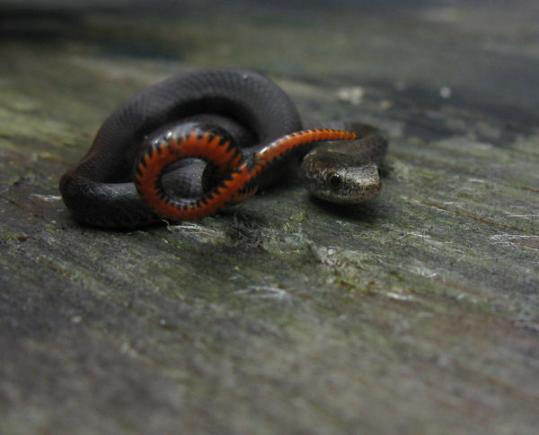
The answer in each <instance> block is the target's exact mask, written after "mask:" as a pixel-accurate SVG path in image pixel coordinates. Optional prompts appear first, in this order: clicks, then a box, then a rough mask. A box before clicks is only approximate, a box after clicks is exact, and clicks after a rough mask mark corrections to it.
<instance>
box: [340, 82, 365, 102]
mask: <svg viewBox="0 0 539 435" xmlns="http://www.w3.org/2000/svg"><path fill="white" fill-rule="evenodd" d="M364 96H365V90H364V89H363V88H362V87H361V86H353V87H349V88H341V89H339V90H338V91H337V98H338V99H339V100H340V101H345V102H347V103H350V104H352V105H354V106H357V105H358V104H360V103H361V101H362V100H363V97H364Z"/></svg>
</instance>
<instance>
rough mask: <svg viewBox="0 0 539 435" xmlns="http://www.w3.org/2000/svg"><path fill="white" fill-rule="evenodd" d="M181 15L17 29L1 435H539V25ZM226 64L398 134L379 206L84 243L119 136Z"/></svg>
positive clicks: (0, 218)
mask: <svg viewBox="0 0 539 435" xmlns="http://www.w3.org/2000/svg"><path fill="white" fill-rule="evenodd" d="M53 3H54V2H53ZM111 3H112V4H113V3H114V2H111ZM348 3H349V2H348ZM363 3H367V2H359V3H358V4H363ZM163 4H164V5H165V8H164V9H159V10H158V11H154V13H153V14H152V15H148V14H146V13H137V11H133V10H131V11H130V13H126V12H125V11H124V12H123V13H119V14H118V13H117V12H115V13H112V12H107V11H106V10H101V9H100V10H87V9H81V10H70V11H69V13H67V12H66V13H59V12H58V11H53V12H51V11H50V10H49V11H48V12H46V11H45V12H43V15H41V16H40V18H39V19H37V20H36V19H35V14H34V15H33V14H29V13H28V11H24V10H22V12H21V10H20V9H18V10H17V11H16V13H15V12H14V10H13V9H12V8H11V9H7V10H4V11H3V13H0V16H1V17H2V18H1V19H0V24H1V27H0V34H1V36H2V43H1V45H0V59H1V62H0V289H1V292H0V355H1V356H0V363H1V365H0V433H2V434H27V433H39V434H48V433H51V434H53V433H54V434H61V433H66V434H68V433H69V434H73V433H77V434H93V433H100V434H119V433H148V434H156V433H163V434H164V433H167V434H172V433H215V434H217V433H218V434H266V433H267V434H272V433H290V434H292V433H293V434H300V433H301V434H314V433H316V434H330V433H336V434H337V433H349V434H352V433H354V434H355V433H388V434H389V433H391V434H393V433H400V434H418V433H429V434H457V433H462V434H465V433H474V434H477V433H488V434H536V433H537V428H538V427H539V412H538V410H539V290H538V289H539V272H538V270H539V129H538V127H537V126H538V125H539V123H538V121H539V115H538V112H537V102H538V101H539V68H538V66H539V29H538V28H537V25H536V23H537V22H538V19H539V8H538V7H537V5H536V2H533V1H528V2H526V1H517V2H514V3H511V5H509V4H508V3H507V2H496V1H494V2H493V1H478V2H465V1H464V0H462V1H458V2H457V1H453V2H444V3H443V6H441V5H440V4H442V3H441V2H438V3H437V4H438V5H437V6H435V5H434V2H432V3H431V2H417V1H416V2H410V1H409V2H380V3H379V5H378V6H376V7H373V6H371V7H370V8H361V7H356V8H352V7H350V6H346V5H347V2H338V3H336V5H338V6H339V7H335V8H334V9H332V10H329V9H325V10H324V9H319V8H318V7H317V6H312V7H310V8H309V9H308V10H306V9H304V8H301V7H300V6H298V5H299V2H296V1H292V2H287V3H286V4H288V9H284V7H285V6H284V5H285V3H284V2H282V4H281V6H280V7H276V6H274V7H270V6H259V7H256V8H253V7H249V6H246V5H245V4H239V3H234V5H232V7H230V6H227V5H225V4H221V3H218V4H216V6H215V8H209V7H206V6H207V5H206V3H203V4H202V5H203V6H198V7H197V6H189V5H187V6H182V7H184V8H186V9H183V10H182V9H180V8H178V7H177V6H178V5H176V4H175V3H174V2H168V3H167V2H164V3H163ZM194 4H195V5H196V3H194ZM249 4H252V3H248V5H249ZM317 4H319V3H317ZM371 4H372V2H371ZM10 14H12V15H10ZM223 65H241V66H244V67H251V68H256V69H258V70H261V71H264V72H266V73H267V74H269V75H270V76H271V77H272V78H274V79H275V80H277V81H278V82H279V83H280V84H281V85H282V86H283V87H284V89H285V90H286V91H287V92H288V93H289V94H290V95H291V96H292V97H293V99H294V100H295V101H296V102H297V104H298V106H299V108H300V110H301V112H302V114H303V115H304V116H305V117H306V118H310V119H315V120H316V119H318V120H325V119H336V118H350V119H361V120H363V121H366V122H370V123H373V124H376V125H377V126H379V127H381V128H382V129H384V130H385V131H386V133H387V134H388V136H389V137H390V140H391V142H390V151H389V156H388V161H387V177H386V179H385V185H384V191H383V194H382V195H381V196H380V197H379V199H377V200H375V201H372V202H371V203H368V204H365V205H363V206H360V207H357V208H354V209H335V208H333V207H328V206H325V205H323V204H321V203H317V202H313V201H312V200H310V199H309V198H308V197H307V196H306V194H305V192H304V191H303V189H302V188H301V185H300V184H299V183H297V182H296V183H293V184H292V186H290V187H287V188H281V189H275V190H273V191H271V192H268V193H267V194H264V195H261V196H258V197H256V198H255V199H253V200H251V201H249V202H246V203H244V204H241V205H239V206H237V207H235V208H233V209H231V210H229V211H227V212H225V213H222V214H219V215H217V216H215V217H211V218H207V219H204V220H202V221H200V222H196V223H186V224H183V225H179V226H170V227H158V228H150V229H145V230H143V231H133V232H106V231H99V230H95V229H91V228H84V227H80V226H79V225H77V224H76V223H75V222H74V221H73V220H72V219H71V218H70V216H69V213H68V212H67V211H66V209H65V207H64V205H63V203H62V202H61V199H60V197H59V196H58V195H59V193H58V190H57V182H58V178H59V176H60V175H61V174H62V173H63V172H64V171H65V170H66V169H67V168H68V167H69V166H70V165H72V164H73V163H75V162H76V161H77V160H78V159H79V158H80V157H81V156H82V154H83V153H84V152H85V151H86V150H87V148H88V146H89V144H90V143H91V140H92V138H93V135H94V134H95V132H96V130H97V128H98V127H99V125H100V123H101V122H102V120H103V119H104V117H105V116H106V115H107V114H108V113H110V111H111V110H113V109H114V107H116V106H117V105H118V104H120V103H121V102H122V101H123V100H124V99H125V98H127V97H128V96H129V95H131V94H132V93H134V92H135V91H137V90H139V89H141V88H142V87H144V86H145V85H147V84H149V83H153V82H155V81H157V80H159V79H161V78H164V77H166V76H169V75H171V74H173V73H174V72H176V71H178V70H184V69H191V68H195V67H208V66H215V67H217V66H223Z"/></svg>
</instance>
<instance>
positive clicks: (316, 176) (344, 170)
mask: <svg viewBox="0 0 539 435" xmlns="http://www.w3.org/2000/svg"><path fill="white" fill-rule="evenodd" d="M316 164H317V167H316V168H308V167H306V166H308V165H304V167H303V175H304V180H305V184H306V187H307V189H308V190H309V193H310V194H311V195H313V196H315V197H317V198H319V199H322V200H325V201H330V202H333V203H337V204H358V203H361V202H364V201H368V200H369V199H372V198H374V197H375V196H376V195H378V193H380V190H381V188H382V182H381V179H380V171H379V169H378V166H377V165H376V164H375V163H365V164H361V165H350V166H349V165H347V164H339V165H336V164H335V162H332V164H331V165H323V164H321V162H320V161H317V163H316Z"/></svg>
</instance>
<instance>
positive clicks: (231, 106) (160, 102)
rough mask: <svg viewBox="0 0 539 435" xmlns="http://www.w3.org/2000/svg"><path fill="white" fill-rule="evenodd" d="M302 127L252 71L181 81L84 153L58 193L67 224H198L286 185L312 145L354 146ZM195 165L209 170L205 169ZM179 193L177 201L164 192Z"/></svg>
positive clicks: (333, 133) (155, 89)
mask: <svg viewBox="0 0 539 435" xmlns="http://www.w3.org/2000/svg"><path fill="white" fill-rule="evenodd" d="M301 127H302V124H301V120H300V117H299V115H298V112H297V110H296V108H295V106H294V104H293V103H292V101H291V100H290V99H289V98H288V96H287V95H286V94H285V93H284V92H283V91H282V90H281V89H280V88H279V87H278V86H277V85H276V84H275V83H273V82H272V81H270V80H269V79H267V78H266V77H264V76H262V75H260V74H258V73H255V72H252V71H245V70H209V71H197V72H192V73H186V74H180V75H177V76H174V77H172V78H170V79H168V80H164V81H162V82H160V83H157V84H155V85H152V86H150V87H148V88H146V89H144V90H142V91H141V92H140V93H138V94H136V95H135V96H133V97H132V98H130V99H129V100H128V101H127V102H126V103H125V104H123V105H122V106H121V107H120V108H118V109H117V110H116V111H114V112H113V113H112V114H111V115H110V116H109V117H108V118H107V119H106V120H105V122H104V123H103V125H102V126H101V128H100V129H99V131H98V133H97V135H96V137H95V139H94V142H93V144H92V146H91V148H90V149H89V151H88V152H87V154H86V155H85V156H84V157H83V158H82V160H81V161H80V162H79V163H78V164H77V165H76V166H75V167H74V168H72V169H71V170H69V171H68V172H67V173H66V174H64V175H63V176H62V178H61V180H60V192H61V194H62V197H63V200H64V202H65V204H66V205H67V207H68V208H69V209H70V211H71V212H72V214H73V216H74V218H75V219H76V220H77V221H79V222H81V223H85V224H88V225H92V226H98V227H109V228H134V227H140V226H144V225H149V224H154V223H157V222H159V221H162V220H163V218H166V219H171V220H185V219H196V218H200V217H203V216H206V215H208V214H212V213H214V212H215V211H217V210H218V209H220V208H221V207H223V206H225V205H226V204H229V203H231V202H237V201H240V200H242V199H243V198H245V197H247V196H249V195H251V194H252V193H253V192H254V191H256V189H264V188H266V187H268V186H271V185H273V184H275V183H278V182H279V181H281V180H283V179H285V178H286V177H287V175H289V174H290V173H291V172H292V171H293V170H294V169H296V168H297V165H298V163H299V160H300V159H301V157H303V155H304V154H305V153H307V152H308V151H309V150H310V146H309V144H312V143H315V142H318V141H322V140H353V139H355V138H356V134H355V133H353V132H347V131H343V130H336V129H311V130H304V131H302V130H301ZM193 158H197V159H203V160H206V161H207V162H209V165H208V167H209V168H210V169H209V170H206V171H202V170H201V169H200V165H197V164H195V163H193V162H192V159H193ZM178 160H180V161H179V162H178ZM167 178H168V185H169V186H172V187H171V188H170V189H167V187H166V185H167V183H166V180H167ZM178 186H179V192H180V193H181V199H177V198H175V196H173V195H171V194H170V193H171V192H169V190H175V189H178Z"/></svg>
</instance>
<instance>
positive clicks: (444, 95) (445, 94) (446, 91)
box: [440, 86, 452, 99]
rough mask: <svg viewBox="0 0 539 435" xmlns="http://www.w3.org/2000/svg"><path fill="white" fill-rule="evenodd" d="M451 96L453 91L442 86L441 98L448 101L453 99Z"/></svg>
mask: <svg viewBox="0 0 539 435" xmlns="http://www.w3.org/2000/svg"><path fill="white" fill-rule="evenodd" d="M451 94H452V91H451V88H450V87H449V86H442V87H441V88H440V97H442V98H445V99H448V98H451Z"/></svg>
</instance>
